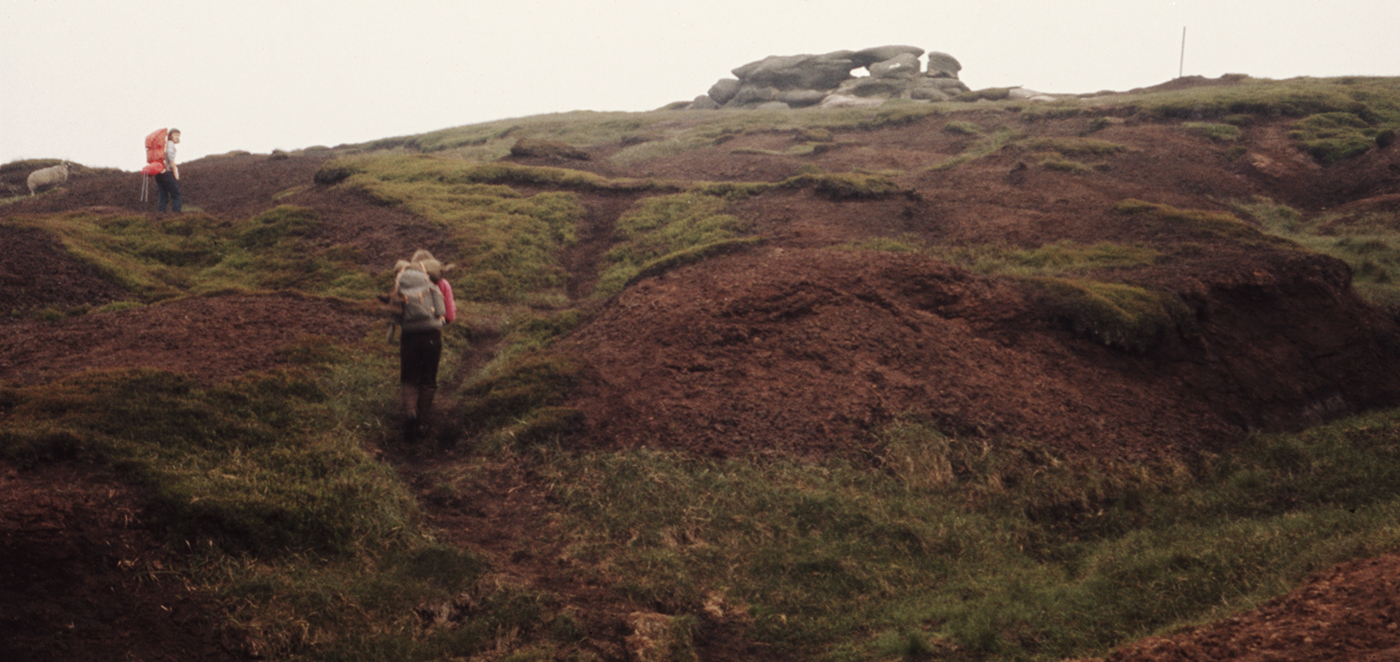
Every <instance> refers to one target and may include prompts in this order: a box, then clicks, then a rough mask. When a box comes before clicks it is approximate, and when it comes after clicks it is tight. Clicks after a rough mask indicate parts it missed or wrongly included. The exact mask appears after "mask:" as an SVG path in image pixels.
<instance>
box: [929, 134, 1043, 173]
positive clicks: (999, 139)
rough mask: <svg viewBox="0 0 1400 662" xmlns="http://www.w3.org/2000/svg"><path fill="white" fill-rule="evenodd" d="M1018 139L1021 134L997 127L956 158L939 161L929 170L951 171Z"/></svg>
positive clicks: (991, 153)
mask: <svg viewBox="0 0 1400 662" xmlns="http://www.w3.org/2000/svg"><path fill="white" fill-rule="evenodd" d="M1020 138H1021V134H1020V133H1019V132H1017V131H1015V130H1012V129H1008V128H1006V127H998V128H997V129H994V130H993V131H991V132H990V133H984V134H983V135H982V136H981V138H980V139H978V140H976V141H974V142H973V143H972V144H971V145H970V146H968V147H967V148H966V149H964V150H963V151H962V152H961V153H959V154H958V155H957V156H954V157H952V158H950V159H947V160H945V161H941V162H939V163H937V164H935V165H934V166H932V167H931V168H929V169H930V170H932V171H936V172H937V171H943V170H951V169H952V168H956V167H958V166H960V165H962V164H964V163H969V162H971V161H976V160H978V159H981V158H985V157H988V156H991V155H993V154H996V153H997V152H1000V151H1001V150H1002V149H1003V148H1005V147H1006V146H1008V145H1010V144H1012V143H1014V142H1015V141H1017V140H1019V139H1020Z"/></svg>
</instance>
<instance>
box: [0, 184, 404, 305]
mask: <svg viewBox="0 0 1400 662" xmlns="http://www.w3.org/2000/svg"><path fill="white" fill-rule="evenodd" d="M5 222H7V223H14V224H19V225H27V226H31V227H36V228H38V229H40V230H43V231H44V232H46V233H48V234H50V235H52V236H54V237H55V238H57V239H58V240H59V241H60V242H61V243H62V244H63V246H64V249H65V250H66V251H67V252H68V253H69V254H71V255H72V256H73V257H75V258H76V259H78V260H80V261H82V262H85V263H87V264H90V265H92V266H93V267H94V268H95V269H96V270H97V271H98V272H99V273H100V274H102V275H103V276H104V277H105V278H106V279H108V280H110V281H111V282H113V283H115V284H117V285H118V286H120V287H121V288H122V289H124V290H126V291H127V292H129V293H130V296H131V301H132V302H139V303H150V302H155V301H162V300H166V299H171V298H176V297H183V296H199V295H204V294H213V293H223V292H244V293H257V292H267V291H275V290H282V289H295V290H298V291H300V292H302V293H305V294H309V295H313V296H327V297H341V298H347V299H368V298H369V297H370V296H372V295H373V293H374V292H375V291H376V289H378V288H377V286H376V283H375V279H374V277H373V276H372V275H371V274H370V273H368V272H367V271H366V270H364V269H363V268H360V267H359V266H358V265H357V262H358V260H357V258H358V256H357V255H356V254H355V252H354V251H353V250H351V249H348V248H346V247H343V246H333V247H330V248H318V249H312V248H311V247H310V246H309V245H308V244H309V242H308V241H307V235H308V234H309V233H311V232H314V230H315V229H316V228H317V227H318V225H319V223H320V219H319V218H318V217H317V215H316V214H315V212H312V211H311V210H309V209H305V208H301V207H295V206H291V205H283V206H280V207H276V208H273V209H270V210H268V211H266V212H263V213H262V214H259V215H258V216H256V217H253V218H251V219H249V220H247V221H243V222H238V223H226V222H222V221H217V220H215V219H213V218H212V217H210V216H207V215H204V214H198V213H186V214H183V215H181V216H180V217H179V218H175V219H169V220H159V221H157V220H155V219H151V218H147V217H143V216H127V215H122V214H100V213H92V212H72V213H66V214H57V215H50V216H36V217H13V218H8V219H6V221H5Z"/></svg>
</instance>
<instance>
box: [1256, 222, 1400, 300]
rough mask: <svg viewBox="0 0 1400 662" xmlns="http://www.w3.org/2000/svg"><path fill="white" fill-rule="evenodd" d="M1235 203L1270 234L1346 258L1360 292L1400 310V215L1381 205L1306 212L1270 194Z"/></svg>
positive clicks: (1345, 260) (1316, 250)
mask: <svg viewBox="0 0 1400 662" xmlns="http://www.w3.org/2000/svg"><path fill="white" fill-rule="evenodd" d="M1233 207H1234V209H1235V210H1236V211H1237V212H1239V213H1240V214H1241V215H1242V216H1244V217H1246V218H1249V219H1251V220H1253V221H1254V222H1255V223H1258V224H1259V226H1260V227H1261V228H1263V229H1264V230H1265V231H1267V232H1269V233H1270V234H1273V235H1277V236H1279V237H1282V238H1284V239H1287V240H1288V241H1291V242H1294V243H1296V244H1297V245H1300V246H1302V247H1304V248H1306V249H1308V250H1311V251H1313V252H1316V253H1321V254H1323V255H1330V256H1332V257H1335V258H1337V259H1340V260H1342V261H1344V262H1346V263H1347V265H1348V266H1350V267H1351V270H1352V287H1353V288H1354V289H1355V290H1356V292H1357V293H1358V294H1360V295H1361V296H1362V297H1364V298H1366V299H1367V300H1369V301H1370V302H1372V303H1374V304H1376V305H1378V306H1380V307H1382V308H1384V309H1385V310H1387V311H1390V312H1391V313H1392V314H1397V313H1400V214H1397V213H1395V212H1390V211H1386V210H1383V209H1377V210H1370V211H1365V210H1363V211H1347V212H1323V213H1320V214H1316V215H1313V216H1312V217H1305V216H1304V215H1303V214H1302V213H1300V212H1298V211H1297V210H1295V209H1293V208H1292V207H1289V206H1287V205H1284V204H1281V203H1278V202H1275V201H1273V200H1270V199H1268V198H1253V199H1250V200H1241V201H1236V202H1235V203H1234V204H1233Z"/></svg>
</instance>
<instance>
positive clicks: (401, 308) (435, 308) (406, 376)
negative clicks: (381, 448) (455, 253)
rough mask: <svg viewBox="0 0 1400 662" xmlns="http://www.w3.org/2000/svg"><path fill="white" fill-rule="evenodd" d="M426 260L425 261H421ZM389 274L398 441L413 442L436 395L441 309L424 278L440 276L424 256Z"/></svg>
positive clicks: (424, 426)
mask: <svg viewBox="0 0 1400 662" xmlns="http://www.w3.org/2000/svg"><path fill="white" fill-rule="evenodd" d="M425 256H426V257H425ZM395 269H396V271H397V274H396V275H395V276H394V289H393V290H392V291H391V292H390V293H389V296H388V299H389V304H390V306H391V307H392V309H393V310H394V311H395V312H393V313H392V314H393V317H394V321H395V322H396V323H397V324H398V325H399V329H400V334H399V383H400V391H399V401H400V403H401V405H402V407H403V414H404V423H403V438H404V441H405V442H407V443H414V442H416V441H418V440H419V439H420V438H421V437H422V435H423V432H424V431H425V430H426V429H427V426H428V423H429V417H430V416H431V415H432V410H433V398H434V397H435V396H436V395H437V374H438V362H439V361H440V360H441V358H442V325H443V324H444V323H445V322H446V317H447V305H446V303H445V301H444V299H443V296H442V290H440V289H439V288H438V286H437V284H435V283H434V282H433V279H432V278H431V276H430V274H432V273H434V272H436V273H438V274H441V272H442V264H441V263H439V262H438V261H437V260H435V259H433V258H432V256H431V254H429V253H428V252H427V251H419V252H417V253H415V254H414V256H413V259H411V260H409V261H403V260H400V261H399V262H398V263H397V264H396V265H395Z"/></svg>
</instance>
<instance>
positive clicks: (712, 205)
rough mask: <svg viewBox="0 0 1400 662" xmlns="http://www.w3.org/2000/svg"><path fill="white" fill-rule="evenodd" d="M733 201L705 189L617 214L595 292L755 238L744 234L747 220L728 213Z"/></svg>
mask: <svg viewBox="0 0 1400 662" xmlns="http://www.w3.org/2000/svg"><path fill="white" fill-rule="evenodd" d="M728 204H729V203H728V201H727V200H726V199H725V198H722V197H716V196H713V195H706V194H703V193H699V192H687V193H677V194H672V195H663V196H655V197H650V198H644V199H642V200H641V201H639V202H638V203H637V204H636V205H634V206H633V208H632V209H630V210H628V211H627V212H626V213H624V214H623V215H622V216H621V217H620V218H618V220H617V224H616V226H615V228H614V235H615V241H614V244H613V248H612V249H611V250H609V251H608V252H607V254H606V255H604V258H603V261H604V265H605V266H604V267H603V268H602V270H601V273H600V275H599V279H598V285H597V287H596V289H595V295H597V296H609V295H612V294H615V293H617V292H620V291H621V290H622V289H623V288H624V287H626V286H627V285H628V284H629V283H631V282H634V281H635V280H636V279H638V278H642V277H645V276H647V275H653V274H656V273H660V272H661V271H664V270H666V269H670V268H674V267H676V266H680V265H682V264H686V263H689V262H693V261H696V260H699V259H704V258H705V257H709V256H711V255H715V254H718V253H721V252H727V251H731V250H735V249H739V248H742V247H743V246H746V245H748V244H750V243H752V240H750V239H746V238H745V237H744V234H743V233H744V232H746V231H747V229H748V228H747V226H746V225H745V224H744V223H743V222H741V221H740V220H739V219H738V218H735V217H734V216H732V215H730V214H726V213H724V211H725V209H726V208H727V207H728Z"/></svg>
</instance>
